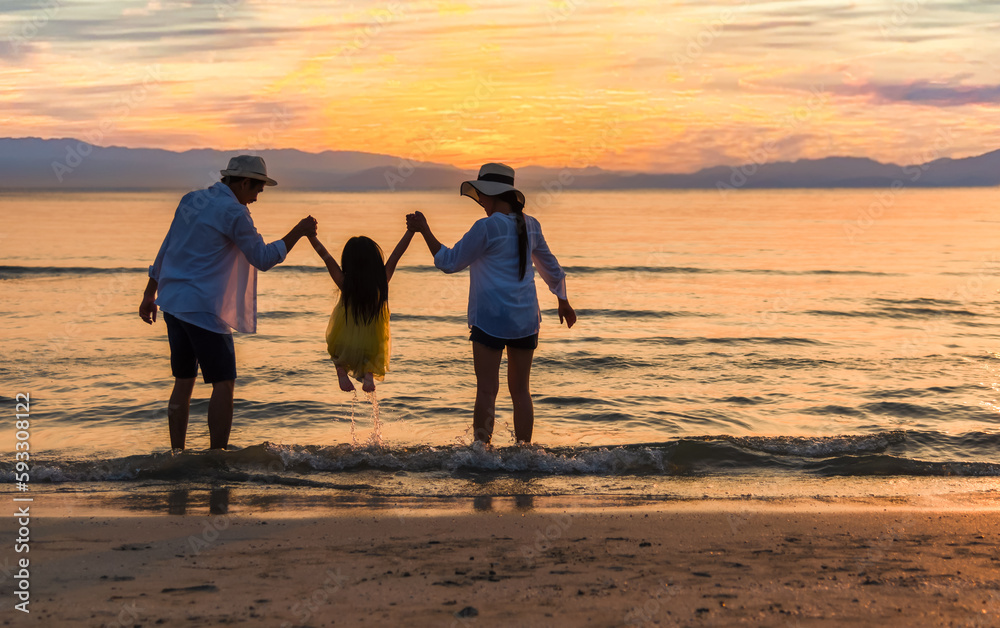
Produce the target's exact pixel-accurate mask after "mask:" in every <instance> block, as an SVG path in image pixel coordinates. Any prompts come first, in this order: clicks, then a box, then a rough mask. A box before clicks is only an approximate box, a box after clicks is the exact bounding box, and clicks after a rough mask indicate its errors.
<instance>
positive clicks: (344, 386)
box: [337, 366, 354, 392]
mask: <svg viewBox="0 0 1000 628" xmlns="http://www.w3.org/2000/svg"><path fill="white" fill-rule="evenodd" d="M337 378H338V379H339V380H340V389H341V390H343V391H344V392H353V391H354V384H353V383H352V382H351V378H350V377H348V376H347V371H345V370H344V369H342V368H340V367H339V366H338V367H337Z"/></svg>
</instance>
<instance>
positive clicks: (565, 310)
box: [559, 299, 576, 327]
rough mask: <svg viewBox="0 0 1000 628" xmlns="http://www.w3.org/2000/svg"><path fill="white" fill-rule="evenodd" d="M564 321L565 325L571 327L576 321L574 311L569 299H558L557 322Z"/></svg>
mask: <svg viewBox="0 0 1000 628" xmlns="http://www.w3.org/2000/svg"><path fill="white" fill-rule="evenodd" d="M563 320H565V321H566V327H572V326H573V325H574V324H575V323H576V312H575V311H574V310H573V308H572V307H571V306H570V304H569V301H564V300H562V299H559V322H560V323H562V322H563Z"/></svg>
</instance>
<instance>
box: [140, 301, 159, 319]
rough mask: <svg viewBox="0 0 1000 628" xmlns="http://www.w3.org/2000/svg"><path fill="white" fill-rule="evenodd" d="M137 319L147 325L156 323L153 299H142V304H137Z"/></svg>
mask: <svg viewBox="0 0 1000 628" xmlns="http://www.w3.org/2000/svg"><path fill="white" fill-rule="evenodd" d="M139 318H141V319H142V320H143V321H144V322H145V323H146V324H148V325H152V324H153V323H154V322H156V302H155V301H154V299H151V298H148V297H143V299H142V303H140V304H139Z"/></svg>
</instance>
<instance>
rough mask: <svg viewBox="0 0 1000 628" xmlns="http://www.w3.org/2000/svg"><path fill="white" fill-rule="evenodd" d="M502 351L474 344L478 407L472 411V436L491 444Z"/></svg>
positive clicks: (473, 354) (473, 359)
mask: <svg viewBox="0 0 1000 628" xmlns="http://www.w3.org/2000/svg"><path fill="white" fill-rule="evenodd" d="M501 358H503V350H502V349H499V350H498V349H491V348H490V347H487V346H486V345H484V344H480V343H478V342H473V343H472V363H473V365H474V366H475V369H476V405H475V407H474V408H473V410H472V434H473V437H474V438H475V439H476V440H481V441H483V442H484V443H489V442H490V440H492V439H493V420H494V418H495V417H496V405H497V393H498V392H499V391H500V359H501Z"/></svg>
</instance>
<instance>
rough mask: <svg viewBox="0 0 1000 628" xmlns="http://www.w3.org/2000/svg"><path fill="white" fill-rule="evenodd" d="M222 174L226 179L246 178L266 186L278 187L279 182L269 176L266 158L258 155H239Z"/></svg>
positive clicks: (230, 161)
mask: <svg viewBox="0 0 1000 628" xmlns="http://www.w3.org/2000/svg"><path fill="white" fill-rule="evenodd" d="M220 172H221V173H222V176H224V177H246V178H247V179H257V180H258V181H263V182H264V185H278V182H277V181H275V180H274V179H272V178H270V177H268V176H267V166H266V165H265V164H264V158H263V157H258V156H256V155H237V156H236V157H233V158H232V159H230V160H229V167H228V168H226V169H225V170H221V171H220Z"/></svg>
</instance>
